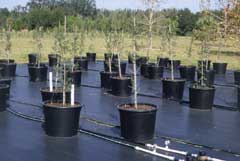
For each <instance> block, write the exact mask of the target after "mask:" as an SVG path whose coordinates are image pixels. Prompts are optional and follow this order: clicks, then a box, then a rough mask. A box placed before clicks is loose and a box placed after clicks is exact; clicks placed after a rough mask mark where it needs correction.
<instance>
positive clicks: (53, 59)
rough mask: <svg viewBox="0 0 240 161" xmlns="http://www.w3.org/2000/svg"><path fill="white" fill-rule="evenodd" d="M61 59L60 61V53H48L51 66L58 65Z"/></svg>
mask: <svg viewBox="0 0 240 161" xmlns="http://www.w3.org/2000/svg"><path fill="white" fill-rule="evenodd" d="M59 61H60V56H59V55H58V54H49V55H48V63H49V67H54V66H57V64H58V63H59Z"/></svg>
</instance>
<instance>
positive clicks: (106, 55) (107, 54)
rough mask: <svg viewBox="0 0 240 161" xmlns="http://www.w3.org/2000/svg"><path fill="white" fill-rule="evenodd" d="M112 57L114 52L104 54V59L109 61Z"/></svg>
mask: <svg viewBox="0 0 240 161" xmlns="http://www.w3.org/2000/svg"><path fill="white" fill-rule="evenodd" d="M111 58H112V53H105V54H104V60H105V61H107V62H108V61H109V59H111Z"/></svg>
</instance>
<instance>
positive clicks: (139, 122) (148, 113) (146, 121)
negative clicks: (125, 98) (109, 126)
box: [118, 103, 157, 143]
mask: <svg viewBox="0 0 240 161" xmlns="http://www.w3.org/2000/svg"><path fill="white" fill-rule="evenodd" d="M127 105H130V106H133V105H132V104H127ZM138 105H146V106H149V107H151V109H148V110H147V109H145V110H137V109H134V108H131V109H127V108H124V106H126V105H125V104H123V105H120V106H118V110H119V114H120V124H121V136H122V137H124V138H125V139H127V140H129V141H133V142H137V143H139V142H142V141H147V140H151V139H153V137H154V131H155V122H156V113H157V106H155V105H152V104H144V103H139V104H138Z"/></svg>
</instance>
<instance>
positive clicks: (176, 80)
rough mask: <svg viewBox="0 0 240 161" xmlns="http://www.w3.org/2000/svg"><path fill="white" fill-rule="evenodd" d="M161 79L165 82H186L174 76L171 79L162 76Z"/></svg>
mask: <svg viewBox="0 0 240 161" xmlns="http://www.w3.org/2000/svg"><path fill="white" fill-rule="evenodd" d="M162 81H166V82H186V79H183V78H174V80H172V79H171V78H163V79H162Z"/></svg>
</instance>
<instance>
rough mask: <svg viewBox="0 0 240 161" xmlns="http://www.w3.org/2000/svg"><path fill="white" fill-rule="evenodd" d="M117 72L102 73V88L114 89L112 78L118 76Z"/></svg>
mask: <svg viewBox="0 0 240 161" xmlns="http://www.w3.org/2000/svg"><path fill="white" fill-rule="evenodd" d="M117 75H118V73H116V72H111V73H110V72H100V79H101V88H104V89H109V90H110V89H112V82H111V77H115V76H117Z"/></svg>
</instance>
